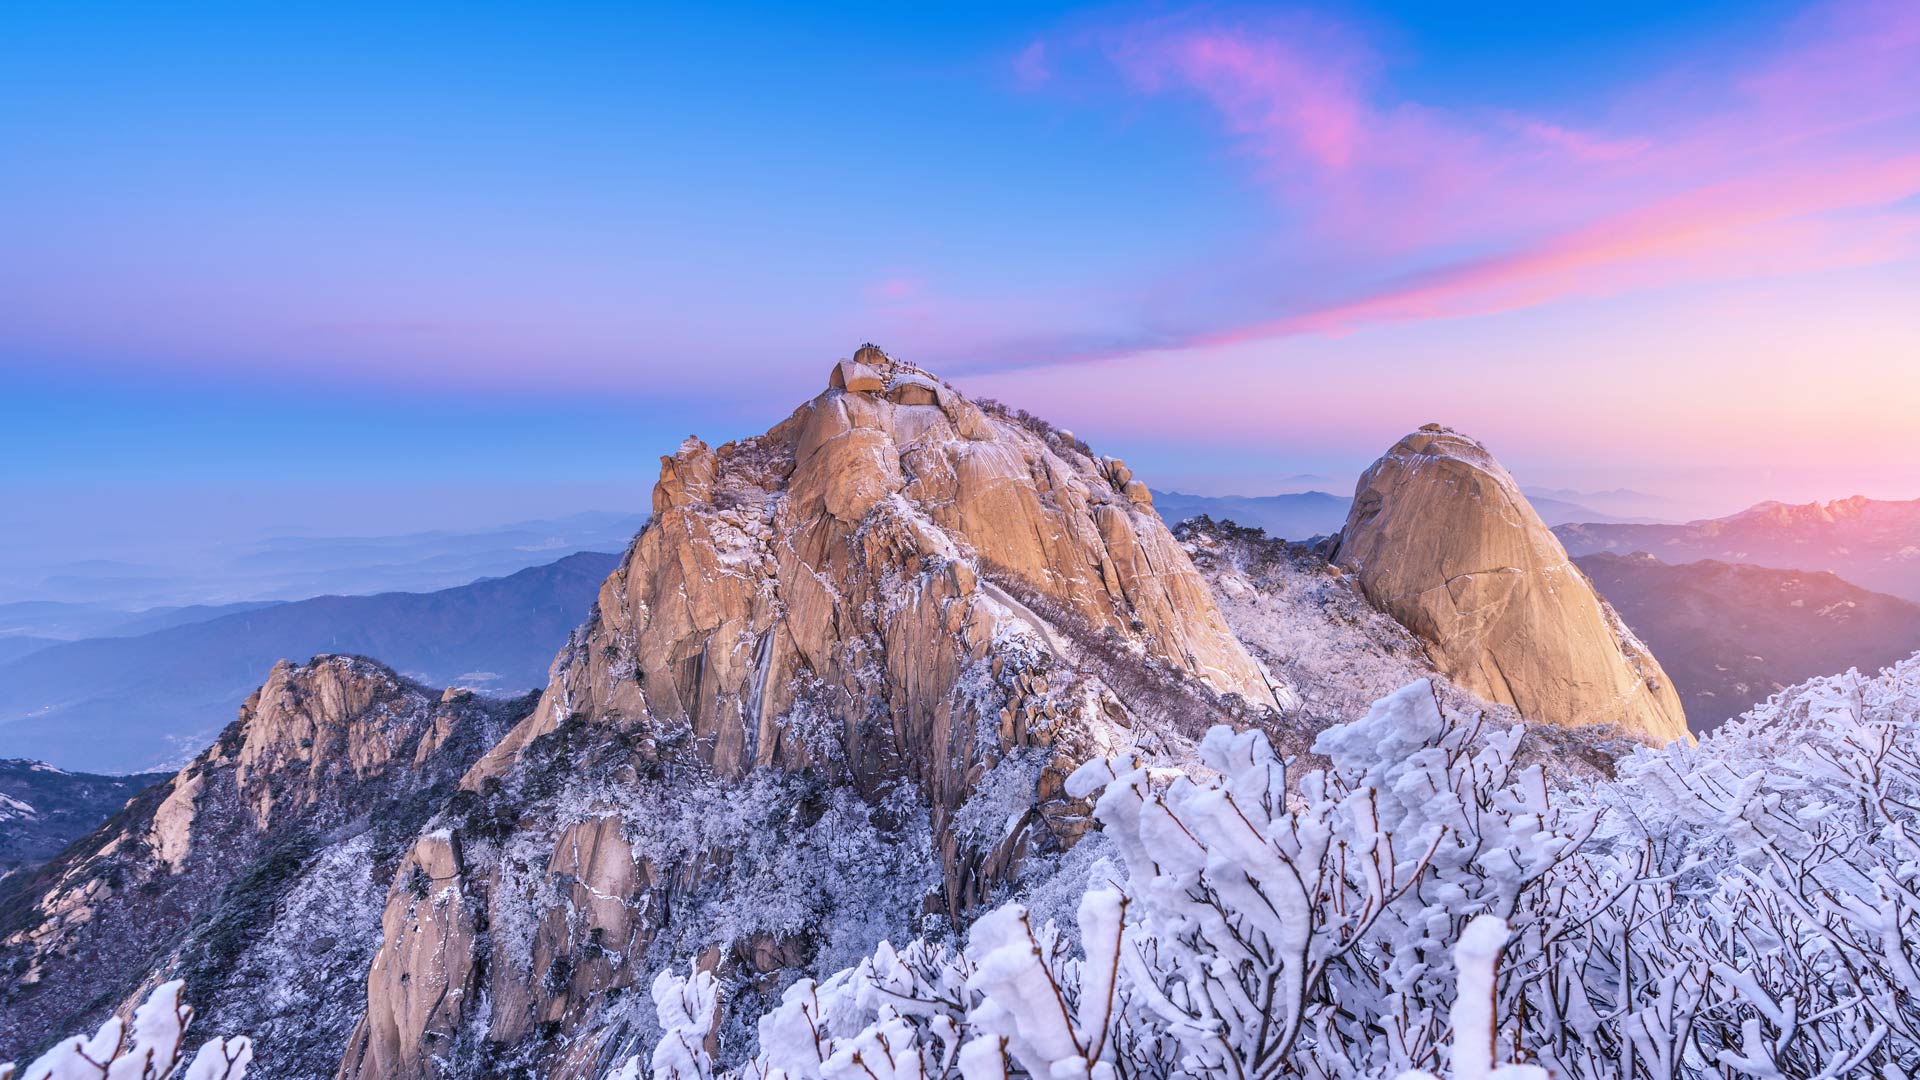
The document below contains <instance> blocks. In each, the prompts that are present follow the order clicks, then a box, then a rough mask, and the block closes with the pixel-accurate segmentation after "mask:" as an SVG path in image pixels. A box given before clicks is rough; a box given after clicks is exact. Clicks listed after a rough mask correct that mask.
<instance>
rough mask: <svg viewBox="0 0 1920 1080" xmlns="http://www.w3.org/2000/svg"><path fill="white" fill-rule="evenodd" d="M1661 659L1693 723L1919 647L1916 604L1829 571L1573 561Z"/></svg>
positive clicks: (1620, 559)
mask: <svg viewBox="0 0 1920 1080" xmlns="http://www.w3.org/2000/svg"><path fill="white" fill-rule="evenodd" d="M1574 561H1575V563H1576V564H1578V565H1579V567H1580V569H1581V570H1582V571H1584V572H1585V573H1586V575H1587V577H1588V579H1589V580H1591V581H1592V582H1593V584H1594V587H1595V588H1597V589H1599V590H1600V594H1601V595H1602V596H1604V597H1606V599H1607V602H1608V603H1610V604H1612V605H1613V607H1614V608H1615V610H1617V611H1618V612H1619V613H1620V616H1621V617H1622V618H1624V619H1625V620H1626V621H1627V624H1628V625H1629V626H1631V627H1633V629H1634V632H1635V633H1636V634H1638V635H1639V636H1640V638H1641V639H1642V640H1644V641H1645V642H1646V643H1647V644H1648V645H1649V646H1650V647H1652V649H1653V650H1654V652H1655V653H1657V654H1658V655H1659V657H1660V663H1661V665H1662V667H1664V668H1665V670H1666V671H1667V673H1668V674H1669V675H1671V676H1672V677H1673V683H1674V686H1675V687H1676V688H1677V689H1678V690H1679V691H1680V699H1681V701H1682V702H1684V703H1685V705H1686V709H1687V717H1688V719H1689V720H1690V721H1691V722H1692V723H1693V726H1694V730H1696V731H1704V730H1706V729H1707V728H1710V727H1713V726H1714V725H1716V724H1718V723H1720V722H1721V721H1723V720H1728V719H1731V718H1733V717H1735V716H1739V715H1740V714H1741V713H1743V712H1745V711H1747V710H1748V709H1750V708H1752V707H1753V706H1755V705H1758V704H1760V703H1761V702H1763V701H1765V700H1766V699H1767V698H1768V697H1769V696H1771V695H1772V694H1774V693H1776V692H1778V691H1780V690H1784V689H1786V688H1787V687H1790V686H1795V685H1798V684H1799V683H1802V682H1805V681H1807V680H1808V679H1811V678H1814V677H1816V676H1818V675H1822V674H1832V673H1834V672H1840V671H1845V670H1847V669H1848V668H1853V667H1857V668H1859V669H1860V670H1861V671H1863V672H1866V673H1869V674H1871V673H1872V672H1875V671H1877V670H1879V669H1880V668H1883V667H1887V666H1889V665H1892V664H1894V663H1895V662H1897V661H1900V660H1904V659H1906V658H1907V657H1909V656H1911V655H1913V653H1914V652H1915V651H1916V650H1920V604H1914V603H1912V602H1910V601H1906V600H1902V599H1900V598H1899V597H1896V596H1887V595H1885V594H1883V593H1876V592H1871V591H1869V590H1867V589H1863V588H1860V587H1859V586H1857V585H1854V584H1852V583H1850V582H1847V581H1843V580H1841V579H1840V578H1839V577H1836V576H1835V575H1833V574H1829V573H1825V572H1822V571H1810V570H1780V569H1775V568H1773V567H1765V566H1748V565H1745V564H1742V563H1725V562H1717V561H1713V560H1704V561H1701V562H1693V563H1682V564H1680V565H1677V566H1676V565H1673V564H1670V563H1665V562H1662V561H1660V560H1659V559H1656V558H1654V557H1653V556H1652V555H1648V554H1646V553H1644V552H1642V553H1639V554H1635V555H1611V554H1605V553H1602V554H1595V555H1586V556H1583V557H1581V558H1578V559H1576V560H1574Z"/></svg>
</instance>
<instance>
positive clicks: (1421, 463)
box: [1333, 425, 1687, 742]
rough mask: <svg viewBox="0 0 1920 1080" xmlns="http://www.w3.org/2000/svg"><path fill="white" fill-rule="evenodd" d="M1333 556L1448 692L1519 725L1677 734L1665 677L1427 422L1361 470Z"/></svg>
mask: <svg viewBox="0 0 1920 1080" xmlns="http://www.w3.org/2000/svg"><path fill="white" fill-rule="evenodd" d="M1333 560H1334V561H1335V562H1336V563H1338V564H1339V565H1341V566H1343V567H1345V568H1347V569H1348V570H1349V571H1351V572H1352V573H1353V574H1354V575H1355V576H1356V577H1357V579H1358V580H1359V582H1360V587H1361V589H1362V590H1364V591H1365V593H1366V595H1367V598H1368V599H1369V600H1370V601H1372V602H1373V604H1374V605H1375V606H1376V607H1378V608H1380V609H1381V610H1382V611H1385V612H1386V613H1388V614H1390V615H1392V616H1393V617H1394V618H1395V619H1398V620H1399V621H1400V622H1401V623H1402V624H1404V625H1405V626H1406V627H1407V628H1408V629H1410V630H1412V631H1413V632H1414V633H1415V634H1416V635H1418V636H1419V637H1420V638H1421V639H1422V640H1423V641H1425V642H1426V644H1427V648H1428V652H1429V653H1430V654H1431V656H1432V657H1433V659H1434V662H1435V663H1436V664H1437V665H1438V666H1439V668H1440V669H1441V670H1442V671H1443V672H1445V673H1446V674H1447V675H1448V676H1449V677H1451V678H1452V679H1453V680H1454V682H1455V683H1457V684H1458V685H1460V686H1461V687H1463V688H1465V689H1467V690H1469V691H1471V692H1473V693H1475V694H1478V695H1480V696H1481V697H1484V698H1487V699H1488V700H1490V701H1494V702H1497V703H1500V704H1504V705H1511V706H1513V707H1514V708H1515V709H1517V710H1518V711H1519V712H1520V714H1521V715H1522V716H1524V717H1526V718H1527V719H1528V720H1532V721H1538V722H1544V723H1550V724H1559V725H1563V726H1569V727H1578V726H1584V725H1589V724H1613V725H1618V726H1619V727H1620V728H1621V729H1623V730H1624V731H1626V732H1628V733H1630V734H1632V735H1635V736H1637V737H1639V738H1643V739H1647V740H1650V741H1654V742H1666V741H1669V740H1672V739H1678V738H1684V737H1686V734H1687V727H1686V717H1685V715H1684V713H1683V711H1682V709H1681V704H1680V699H1679V696H1678V695H1677V694H1676V693H1675V691H1674V688H1673V684H1672V683H1671V681H1669V680H1668V679H1667V677H1666V673H1665V672H1663V671H1662V670H1661V669H1660V664H1659V662H1658V661H1657V660H1655V659H1654V657H1653V654H1652V653H1651V652H1649V651H1648V650H1647V648H1646V646H1645V645H1642V644H1641V643H1640V641H1639V640H1638V639H1637V638H1635V637H1634V636H1633V634H1632V632H1631V631H1629V630H1628V629H1627V628H1626V625H1625V624H1624V623H1622V622H1621V621H1620V619H1619V617H1618V616H1617V615H1615V614H1614V612H1613V610H1612V609H1611V608H1609V607H1607V606H1606V604H1604V603H1603V602H1602V601H1601V600H1600V599H1599V598H1598V596H1597V595H1596V594H1595V593H1594V591H1593V587H1592V586H1591V585H1590V584H1589V583H1588V582H1587V579H1586V577H1585V576H1584V575H1583V574H1581V572H1580V571H1579V570H1578V569H1577V568H1575V567H1574V566H1573V564H1572V563H1571V562H1570V561H1568V558H1567V553H1566V551H1565V549H1563V548H1562V547H1561V546H1560V542H1559V541H1558V540H1556V539H1555V538H1554V536H1553V533H1552V532H1550V531H1548V529H1547V527H1546V526H1545V525H1544V524H1542V523H1541V521H1540V517H1539V515H1537V514H1535V513H1534V511H1533V508H1532V507H1531V506H1529V505H1528V504H1527V500H1526V498H1525V496H1523V495H1522V494H1521V493H1520V489H1519V486H1518V485H1517V484H1515V483H1514V480H1513V477H1511V476H1509V475H1508V474H1507V471H1506V469H1504V468H1502V467H1501V465H1500V463H1499V462H1498V461H1496V460H1494V457H1493V455H1492V454H1490V453H1488V452H1487V450H1486V448H1485V447H1483V446H1481V445H1480V444H1479V443H1477V442H1475V441H1474V440H1472V439H1470V438H1467V437H1466V436H1464V435H1461V434H1459V433H1458V432H1455V431H1452V430H1450V429H1448V428H1444V427H1440V426H1438V425H1428V426H1427V427H1423V428H1421V429H1420V430H1419V431H1417V432H1414V433H1413V434H1412V435H1409V436H1407V437H1406V438H1405V439H1402V440H1401V441H1400V442H1399V443H1398V444H1397V445H1395V446H1394V447H1393V449H1391V450H1389V451H1388V452H1387V454H1386V456H1385V457H1383V458H1381V459H1380V460H1379V461H1377V462H1375V463H1374V464H1373V466H1372V467H1371V468H1369V469H1368V470H1367V471H1366V473H1365V474H1364V475H1363V476H1361V478H1360V483H1359V486H1358V488H1357V489H1356V491H1355V493H1354V502H1353V508H1352V510H1351V512H1350V513H1349V515H1348V518H1347V524H1346V527H1345V528H1344V529H1343V530H1342V531H1341V533H1340V536H1339V538H1338V540H1337V541H1336V544H1335V547H1334V549H1333Z"/></svg>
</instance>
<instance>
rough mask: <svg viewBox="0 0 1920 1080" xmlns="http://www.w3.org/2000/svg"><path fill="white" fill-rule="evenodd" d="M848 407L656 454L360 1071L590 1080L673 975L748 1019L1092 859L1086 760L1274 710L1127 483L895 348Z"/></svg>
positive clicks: (392, 961) (416, 901)
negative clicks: (1084, 855) (617, 555)
mask: <svg viewBox="0 0 1920 1080" xmlns="http://www.w3.org/2000/svg"><path fill="white" fill-rule="evenodd" d="M828 382H829V388H828V389H827V390H826V391H825V392H824V393H822V394H821V395H820V396H818V397H816V398H814V399H813V400H812V401H810V402H808V403H807V404H805V405H803V406H802V407H801V408H800V409H798V410H797V411H796V412H794V413H793V415H792V416H790V417H789V418H787V419H786V420H785V421H783V422H782V423H780V424H779V425H777V426H775V427H774V428H773V429H772V430H771V431H769V432H767V433H766V434H765V435H762V436H758V437H755V438H751V439H746V440H743V441H741V442H737V443H730V444H728V445H726V446H722V447H719V448H718V449H713V448H710V447H708V446H707V444H705V443H703V442H701V441H700V440H698V439H691V438H690V439H688V440H687V441H686V442H685V443H683V444H681V446H680V447H679V449H678V450H677V451H676V452H675V454H674V455H673V456H671V457H668V458H663V459H662V461H661V470H660V481H659V484H658V486H657V487H656V488H655V491H654V500H653V506H654V519H653V520H652V522H650V523H649V525H648V526H647V528H646V529H645V530H644V531H643V532H642V533H641V534H640V536H639V537H638V539H637V540H636V541H635V543H634V545H633V547H632V548H631V549H630V550H629V552H628V554H627V557H626V560H625V562H624V564H623V565H622V566H621V567H620V568H619V569H617V570H616V571H615V572H614V573H613V575H612V576H611V577H609V578H608V579H607V582H606V584H605V586H604V587H603V588H602V589H601V591H600V597H599V601H598V604H597V605H596V607H595V610H594V612H593V614H592V617H591V619H590V620H589V622H588V623H587V624H586V625H585V626H584V627H583V628H582V629H581V630H580V631H579V632H578V633H576V634H575V636H574V639H573V640H572V641H571V642H570V643H569V645H568V647H567V649H566V650H565V651H564V652H563V653H562V654H561V655H560V657H559V658H558V659H557V660H556V661H555V663H554V667H553V676H552V681H551V684H550V685H549V686H548V688H547V690H546V692H545V695H544V696H543V697H542V698H541V701H540V704H539V705H538V706H537V707H536V709H535V710H534V712H533V713H532V714H531V715H530V716H529V717H528V718H527V719H526V720H525V721H523V722H522V723H521V724H520V725H519V726H517V727H516V728H515V729H514V730H513V731H512V732H511V733H509V734H508V735H507V737H506V738H504V739H503V740H502V741H501V742H500V743H499V744H498V745H497V746H496V747H494V749H493V750H491V751H490V752H489V753H488V754H487V755H486V756H485V757H484V758H483V759H482V760H481V761H480V762H478V763H477V764H476V765H475V766H474V767H473V768H472V769H471V770H470V771H469V772H468V773H467V774H466V776H465V778H464V779H463V780H462V781H461V786H462V789H463V790H462V793H461V795H460V796H459V797H458V798H457V799H456V801H455V803H454V804H453V806H452V807H451V808H450V809H449V811H448V812H447V813H446V814H444V815H442V817H441V818H440V819H439V820H438V821H437V822H436V823H435V825H436V828H435V829H434V831H432V832H429V833H427V834H426V835H424V836H423V837H421V838H420V840H419V841H418V842H417V843H416V844H415V845H414V847H413V850H412V852H411V854H410V855H409V856H408V860H407V865H406V866H405V867H404V868H403V869H402V870H401V871H400V873H399V874H397V875H396V877H395V879H394V886H393V888H392V890H391V892H390V894H389V896H388V900H387V907H386V912H385V915H384V917H383V944H382V946H381V948H380V951H379V954H378V956H377V957H376V959H375V960H374V962H373V965H372V968H371V970H370V972H369V974H368V977H367V998H366V1001H367V1013H366V1017H365V1019H364V1021H363V1022H362V1023H361V1025H360V1026H359V1029H358V1030H357V1031H356V1032H355V1033H354V1036H353V1038H352V1040H351V1041H350V1043H349V1044H348V1047H347V1053H346V1057H345V1060H344V1062H343V1063H342V1065H341V1068H340V1075H341V1076H342V1077H349V1078H368V1080H371V1078H374V1077H382V1078H386V1077H393V1078H407V1077H440V1076H454V1075H460V1076H481V1075H499V1074H502V1073H513V1074H516V1075H531V1076H555V1077H582V1076H596V1075H599V1074H601V1073H603V1072H604V1071H605V1070H606V1069H607V1068H608V1066H609V1063H611V1062H613V1061H615V1060H617V1059H621V1058H624V1057H625V1056H626V1055H628V1054H631V1053H635V1052H638V1051H639V1050H641V1049H642V1048H643V1045H644V1044H645V1043H646V1040H647V1038H648V1037H649V1033H650V1030H651V1025H652V1024H653V1019H652V1016H651V1010H650V1009H649V1008H648V1007H646V1005H645V987H646V986H647V983H648V980H649V979H650V978H651V975H652V973H653V972H654V971H655V970H658V968H659V967H660V966H661V965H663V964H665V963H667V962H669V961H674V962H684V961H685V959H686V958H687V957H688V956H698V957H699V958H700V959H701V962H702V963H703V964H705V965H717V966H718V967H719V968H720V970H721V972H722V975H723V977H724V978H725V979H726V980H727V981H728V983H729V986H728V993H727V995H726V1000H727V1001H728V1002H729V1007H730V1008H733V1009H736V1010H737V1011H738V1012H739V1013H742V1014H748V1015H750V1014H751V1010H752V1008H753V1006H754V1004H755V1002H756V1001H764V1000H765V999H766V996H767V995H775V994H777V993H778V992H779V989H780V988H781V987H782V986H783V985H784V984H785V982H786V981H788V980H790V979H791V978H792V977H793V976H794V975H796V974H797V973H798V972H799V971H801V970H803V969H808V968H827V969H828V970H831V967H832V965H833V964H834V963H836V962H844V961H845V960H848V959H851V958H852V957H854V956H856V955H858V954H859V953H860V952H862V951H864V950H865V949H866V948H869V947H870V946H871V945H872V944H873V943H874V942H876V941H877V940H879V938H880V937H882V936H885V935H889V934H902V933H908V932H911V931H912V930H913V929H916V928H919V927H920V926H921V925H922V920H923V919H932V920H935V921H941V920H953V919H959V918H962V917H964V915H965V913H966V912H967V911H968V910H970V909H971V908H973V907H974V906H976V905H977V904H979V903H980V902H982V901H983V900H985V899H987V898H988V897H990V896H991V895H993V893H994V891H995V890H996V889H1000V888H1004V887H1006V886H1007V885H1008V884H1009V883H1012V882H1015V881H1017V880H1018V878H1019V876H1020V875H1021V873H1023V871H1024V870H1025V869H1029V868H1032V867H1034V866H1036V865H1039V864H1042V863H1044V862H1045V861H1046V860H1047V859H1049V858H1052V857H1054V856H1055V855H1056V854H1057V853H1058V852H1060V851H1061V850H1062V849H1063V848H1065V847H1066V846H1067V845H1069V844H1071V843H1072V842H1073V840H1074V839H1075V838H1076V837H1078V836H1079V835H1080V833H1081V832H1082V831H1083V830H1084V829H1085V828H1086V827H1087V822H1086V819H1085V818H1084V816H1083V811H1084V807H1082V806H1079V805H1076V804H1074V803H1073V802H1072V801H1071V800H1069V799H1068V798H1067V797H1066V796H1065V795H1064V794H1063V793H1062V791H1061V782H1062V780H1063V778H1064V775H1065V773H1066V771H1068V770H1070V769H1071V768H1072V767H1073V765H1074V764H1076V763H1077V762H1078V761H1080V760H1082V759H1084V758H1085V757H1086V756H1088V755H1090V754H1092V753H1098V752H1102V750H1103V748H1105V747H1110V746H1118V745H1121V744H1125V743H1140V742H1144V743H1149V744H1151V743H1153V742H1155V741H1156V740H1158V741H1160V742H1163V743H1177V742H1178V741H1179V740H1181V739H1183V738H1185V737H1187V736H1189V735H1194V734H1198V733H1199V731H1200V730H1201V729H1203V728H1204V727H1205V726H1206V725H1207V724H1208V723H1211V722H1217V721H1218V720H1220V719H1223V718H1232V717H1234V716H1239V717H1240V718H1242V719H1243V720H1244V719H1247V718H1250V717H1255V716H1264V715H1266V712H1265V710H1266V709H1267V707H1269V706H1271V704H1272V702H1273V698H1272V694H1271V690H1270V688H1269V686H1268V683H1267V680H1266V678H1265V677H1264V675H1263V673H1262V671H1261V669H1260V667H1259V665H1258V664H1257V663H1256V662H1255V661H1254V660H1253V659H1252V658H1251V657H1250V656H1249V655H1248V654H1247V652H1246V651H1245V650H1244V649H1243V648H1242V647H1241V645H1240V644H1239V643H1238V642H1237V641H1236V640H1235V638H1234V636H1233V635H1232V633H1231V632H1230V631H1229V629H1228V627H1227V625H1226V623H1225V621H1224V619H1223V618H1222V616H1221V614H1220V612H1219V610H1218V609H1217V608H1216V607H1215V604H1214V602H1213V599H1212V598H1211V596H1210V594H1209V592H1208V589H1207V586H1206V583H1205V582H1204V581H1203V580H1202V579H1201V577H1200V576H1199V575H1198V574H1197V573H1196V571H1195V570H1194V568H1193V566H1192V565H1191V563H1190V562H1189V561H1188V558H1187V556H1186V554H1185V553H1184V552H1183V551H1182V549H1181V547H1180V545H1179V544H1178V543H1177V542H1175V540H1174V539H1173V537H1172V536H1171V535H1170V534H1169V533H1168V531H1167V530H1166V528H1165V526H1163V525H1162V524H1161V523H1160V521H1159V519H1158V518H1157V517H1156V516H1155V515H1154V514H1153V513H1152V511H1151V508H1150V507H1149V506H1148V505H1147V502H1148V499H1149V496H1148V495H1147V494H1146V489H1145V486H1144V485H1142V484H1140V483H1139V482H1138V481H1136V480H1133V478H1132V476H1131V474H1130V473H1129V472H1128V471H1127V470H1126V468H1125V466H1124V465H1122V464H1120V463H1117V462H1113V461H1110V460H1104V459H1097V458H1094V457H1092V456H1091V455H1090V454H1088V453H1087V452H1086V451H1085V449H1084V444H1081V443H1079V442H1078V441H1077V440H1074V439H1073V438H1072V437H1071V436H1068V435H1064V434H1063V433H1061V432H1058V431H1055V430H1053V429H1050V428H1048V427H1046V426H1045V425H1044V424H1041V423H1039V422H1037V421H1034V420H1032V419H1031V418H1027V417H1025V416H1024V414H1022V415H1021V416H1020V417H1018V418H1015V417H1013V416H1010V415H1007V414H1005V413H1003V412H1001V411H999V410H998V409H997V407H983V406H981V405H977V404H975V403H973V402H971V401H969V400H967V399H966V398H965V397H963V396H962V395H961V394H959V393H958V392H956V391H955V390H954V389H953V388H952V387H950V386H948V385H947V384H945V383H943V382H942V381H940V380H939V379H937V378H935V377H934V376H932V375H930V374H928V373H927V372H925V371H921V370H919V369H916V368H914V367H911V366H910V365H907V364H903V363H900V362H897V361H895V360H893V359H892V358H889V357H888V356H886V354H884V353H882V352H881V351H880V350H879V349H877V348H874V347H872V346H867V347H864V348H862V349H861V350H860V352H859V353H858V354H856V356H855V357H854V358H853V359H851V360H848V361H843V362H842V363H840V364H839V365H838V366H836V367H835V368H834V369H833V370H832V373H831V376H830V378H829V380H828ZM719 1038H720V1044H721V1048H722V1051H723V1053H724V1052H725V1051H727V1049H728V1048H729V1047H732V1048H735V1049H737V1048H738V1046H739V1045H740V1043H741V1042H742V1041H743V1040H746V1039H750V1038H751V1033H750V1032H747V1031H745V1030H740V1029H734V1028H729V1027H726V1026H723V1028H722V1030H721V1032H720V1033H719Z"/></svg>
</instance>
